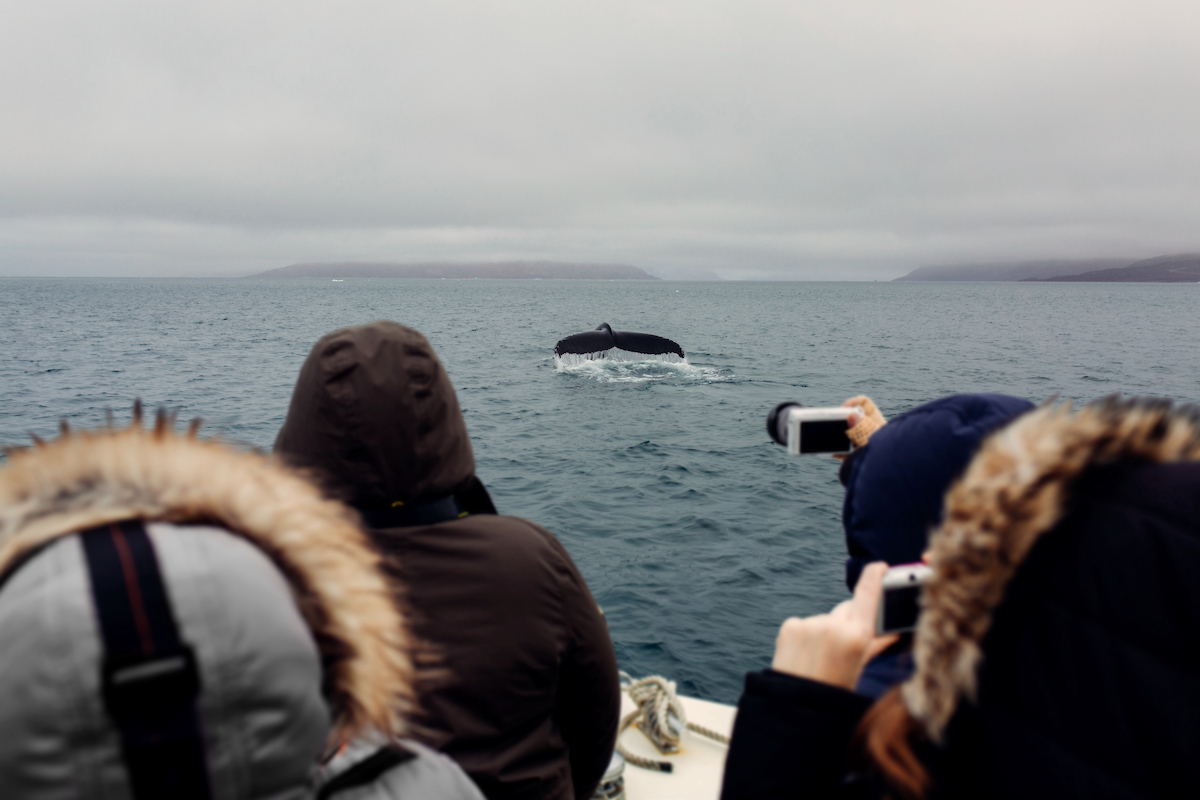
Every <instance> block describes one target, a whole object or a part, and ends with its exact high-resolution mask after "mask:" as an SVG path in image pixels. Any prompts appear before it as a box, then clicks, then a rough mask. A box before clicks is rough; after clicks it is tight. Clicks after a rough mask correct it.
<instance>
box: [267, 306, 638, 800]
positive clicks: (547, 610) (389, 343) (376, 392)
mask: <svg viewBox="0 0 1200 800" xmlns="http://www.w3.org/2000/svg"><path fill="white" fill-rule="evenodd" d="M275 452H276V454H277V455H279V456H280V457H282V458H283V459H284V460H286V461H287V462H288V463H290V464H292V465H294V466H298V467H301V468H304V469H307V470H309V471H310V472H311V473H312V474H313V475H314V476H315V477H316V478H317V480H318V481H320V482H322V483H323V485H324V486H325V487H326V489H327V490H328V491H330V492H331V493H332V494H334V495H335V496H337V497H338V498H339V499H341V500H343V501H345V502H347V503H349V504H350V505H352V506H354V507H355V508H357V509H358V511H359V513H360V514H361V515H362V517H363V520H364V522H365V523H366V527H367V528H368V530H369V531H370V533H371V535H372V537H373V538H374V540H375V542H376V543H377V544H378V546H379V548H380V549H381V550H382V551H383V552H384V553H385V554H386V555H387V556H389V557H390V559H389V560H390V563H391V566H390V570H391V573H392V575H393V577H394V578H395V580H396V582H397V586H398V588H399V589H400V591H401V593H402V595H403V597H404V602H405V603H406V605H407V607H408V611H409V613H410V614H411V618H412V624H413V627H414V630H415V633H416V635H417V636H418V637H419V638H420V639H422V640H423V641H424V642H426V643H427V644H429V645H430V646H431V648H432V651H433V653H434V656H435V658H436V659H437V663H438V666H439V668H440V670H439V671H440V672H441V673H442V677H441V679H440V680H438V681H437V682H436V683H435V684H434V685H433V686H432V687H431V688H430V690H429V691H426V692H425V693H424V694H423V697H422V698H421V707H422V711H423V712H424V720H423V722H424V727H425V728H426V730H425V732H424V734H422V733H421V732H420V731H417V735H418V738H422V739H423V740H424V742H425V743H426V744H428V745H430V746H432V747H434V748H436V749H439V750H441V751H442V752H444V753H446V754H447V755H449V756H450V757H451V758H453V759H454V760H455V761H457V762H458V763H459V764H460V765H461V766H462V767H463V769H465V770H466V772H467V774H468V775H470V776H471V778H472V779H473V780H474V781H475V782H476V784H478V786H479V787H480V789H482V790H483V792H484V794H485V795H487V797H488V798H490V800H500V798H504V800H516V799H517V798H521V799H522V800H524V799H525V798H529V799H530V800H532V799H533V798H537V799H539V800H551V798H553V799H554V800H560V799H563V800H570V799H571V798H575V800H586V798H588V797H589V796H590V795H591V793H592V791H593V790H594V788H595V786H596V784H597V783H598V781H599V779H600V777H601V775H603V773H604V771H605V768H606V767H607V766H608V763H609V759H610V758H611V756H612V752H613V744H614V741H615V739H616V731H617V722H618V715H619V711H620V689H619V684H618V677H617V664H616V657H615V655H614V653H613V646H612V641H611V639H610V638H609V634H608V629H607V626H606V625H605V622H604V618H603V616H602V614H601V612H600V609H599V607H598V606H597V604H596V601H595V600H594V599H593V598H592V595H591V593H590V592H589V590H588V587H587V584H586V583H585V582H584V579H583V577H582V576H581V575H580V573H579V570H578V569H577V568H576V566H575V564H574V563H573V562H572V560H571V557H570V556H569V555H568V554H567V551H566V549H565V548H564V547H563V546H562V544H561V543H560V542H559V541H558V540H557V539H556V538H555V537H554V536H553V535H552V534H551V533H550V532H549V531H547V530H546V529H544V528H542V527H540V526H538V525H536V524H534V523H532V522H529V521H527V520H524V519H519V518H516V517H509V516H501V515H499V514H497V513H496V509H495V507H494V506H493V504H492V501H491V499H490V497H489V496H488V493H487V490H486V489H485V488H484V486H483V484H482V483H481V482H480V481H479V479H478V478H477V477H476V476H475V459H474V455H473V453H472V451H471V443H470V439H469V438H468V436H467V429H466V424H465V423H464V421H463V417H462V412H461V411H460V409H459V406H458V400H457V398H456V397H455V394H454V387H453V386H452V385H451V383H450V379H449V377H448V376H447V375H446V371H445V369H444V368H443V367H442V365H441V362H440V361H439V360H438V358H437V355H436V354H435V353H434V351H433V347H432V346H431V345H430V344H429V341H428V340H427V339H426V338H425V337H424V336H422V335H421V334H420V333H418V332H417V331H415V330H412V329H411V328H407V327H404V326H403V325H399V324H397V323H394V322H386V321H381V322H373V323H371V324H369V325H360V326H357V327H352V328H345V329H343V330H339V331H335V332H333V333H330V334H328V335H326V336H324V337H323V338H322V339H321V340H320V341H318V342H317V344H316V345H315V346H314V347H313V349H312V352H311V353H310V354H309V356H308V358H307V360H305V362H304V366H303V367H302V368H301V370H300V377H299V379H298V380H297V382H296V388H295V391H294V392H293V394H292V400H291V405H290V406H289V408H288V414H287V418H286V420H285V421H284V424H283V427H282V429H281V430H280V432H279V435H278V437H277V438H276V440H275Z"/></svg>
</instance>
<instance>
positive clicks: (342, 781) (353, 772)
mask: <svg viewBox="0 0 1200 800" xmlns="http://www.w3.org/2000/svg"><path fill="white" fill-rule="evenodd" d="M414 758H416V756H415V755H413V753H411V752H409V751H408V750H406V749H405V748H403V747H401V746H400V745H399V744H392V745H390V746H388V747H381V748H379V749H378V750H376V751H375V752H374V753H372V754H371V755H369V756H367V757H366V758H364V759H363V760H362V761H359V762H358V763H357V764H355V765H354V766H352V767H350V768H349V769H347V770H346V771H345V772H342V773H340V774H338V775H337V776H336V777H334V778H333V779H332V780H330V781H329V783H326V784H325V785H323V786H322V787H321V788H320V789H319V790H318V791H317V800H329V798H331V797H333V796H334V795H335V794H337V793H338V792H342V791H345V790H346V789H353V788H357V787H359V786H366V785H368V784H371V783H374V782H375V781H376V780H378V779H379V776H381V775H383V773H385V772H387V771H388V770H390V769H391V768H392V767H395V766H399V765H400V764H403V763H405V762H406V761H411V760H412V759H414Z"/></svg>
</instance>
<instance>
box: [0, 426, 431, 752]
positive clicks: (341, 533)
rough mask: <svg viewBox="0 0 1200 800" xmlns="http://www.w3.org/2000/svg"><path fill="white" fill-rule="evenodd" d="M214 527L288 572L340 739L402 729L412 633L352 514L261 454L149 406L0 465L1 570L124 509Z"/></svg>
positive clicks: (410, 704) (132, 514)
mask: <svg viewBox="0 0 1200 800" xmlns="http://www.w3.org/2000/svg"><path fill="white" fill-rule="evenodd" d="M130 518H140V519H142V520H145V521H147V522H168V523H174V524H176V525H188V524H203V525H210V526H216V527H219V528H224V529H225V530H228V531H229V532H231V533H233V534H235V535H237V536H240V537H242V538H244V539H245V540H247V541H249V542H250V543H251V544H252V545H254V546H255V547H256V548H257V549H259V550H260V551H262V552H263V553H265V554H266V555H267V556H268V557H269V558H270V560H271V561H272V562H273V563H274V565H275V566H276V568H277V569H278V570H279V572H280V573H281V574H282V575H283V576H284V577H285V578H286V580H287V583H288V586H289V588H290V589H291V591H292V594H293V597H294V599H295V601H296V605H297V608H298V609H299V610H300V612H301V614H302V615H303V618H304V620H305V622H306V623H307V624H308V627H309V628H310V630H311V632H312V636H313V639H314V641H315V642H316V644H317V647H318V649H319V651H320V656H321V660H322V663H323V670H324V683H325V690H324V691H325V695H326V699H327V701H328V702H329V705H330V708H331V711H332V714H333V717H334V722H335V728H334V731H333V735H334V737H336V739H338V740H345V739H348V738H351V737H353V736H355V735H358V734H362V733H366V732H368V731H371V730H374V731H379V732H382V733H383V734H385V735H399V734H401V733H403V732H404V730H405V727H406V719H407V718H408V716H409V714H410V712H411V710H412V709H413V708H414V707H415V701H414V692H413V680H414V673H413V664H412V658H411V655H410V652H411V650H412V642H411V640H410V637H409V634H408V629H407V626H406V624H405V620H404V618H403V617H402V616H401V613H400V611H399V610H398V609H397V606H396V604H395V602H394V597H393V594H392V590H391V589H390V588H389V585H388V583H387V582H386V579H385V578H384V576H383V574H382V573H381V571H380V569H379V566H380V565H379V557H378V556H377V555H376V554H375V551H374V550H373V549H372V547H371V546H370V545H369V544H368V541H367V539H366V537H365V536H364V534H363V533H362V532H361V531H360V529H359V527H358V524H357V520H356V518H355V517H354V515H353V513H352V512H350V511H349V510H348V509H346V508H345V507H344V506H342V505H341V504H339V503H337V502H333V501H331V500H328V499H326V498H324V497H323V496H322V495H321V494H320V493H319V492H318V491H317V490H316V489H315V488H313V486H312V485H311V484H310V483H308V482H307V481H305V480H304V479H302V478H301V477H299V476H297V475H296V474H294V473H293V472H290V471H288V470H286V469H284V468H281V467H279V466H277V465H274V464H272V463H270V462H269V461H268V460H267V459H266V458H264V457H262V456H259V455H252V454H245V453H239V452H236V451H234V450H231V449H229V448H228V447H225V446H223V445H221V444H218V443H216V442H212V441H201V440H198V439H196V438H195V437H194V436H193V435H187V436H184V435H180V434H177V433H175V432H174V431H172V430H171V429H170V427H169V426H168V425H167V424H166V422H165V420H164V418H163V417H161V416H160V417H159V420H158V422H157V424H156V425H155V427H154V429H153V430H145V429H143V427H142V426H141V421H140V418H138V417H137V415H135V423H134V424H133V425H131V426H130V427H128V428H123V429H119V430H117V429H111V428H110V429H106V430H101V431H95V432H82V433H78V432H77V433H72V432H69V431H67V430H66V429H65V428H64V432H63V435H62V436H61V437H60V438H59V439H57V440H56V441H54V442H52V443H49V444H47V443H41V442H39V443H38V444H37V445H36V446H34V447H32V448H29V449H25V450H18V451H13V452H11V453H10V460H9V463H8V464H7V465H5V466H4V467H3V468H2V469H0V573H4V572H7V571H9V570H11V569H12V568H14V567H15V566H16V565H18V564H19V563H20V561H21V560H22V559H23V558H26V557H28V556H29V555H30V554H32V553H34V552H37V551H38V550H39V549H40V548H42V547H43V546H44V545H47V544H49V543H51V542H52V541H54V540H56V539H59V538H61V537H64V536H67V535H69V534H71V533H74V532H76V531H80V530H82V529H85V528H89V527H93V526H96V525H100V524H104V523H108V522H114V521H119V520H123V519H130Z"/></svg>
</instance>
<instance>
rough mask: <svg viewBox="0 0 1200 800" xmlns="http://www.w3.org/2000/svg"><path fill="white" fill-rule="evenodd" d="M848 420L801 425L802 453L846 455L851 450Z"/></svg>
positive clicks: (802, 423)
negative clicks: (847, 434) (847, 433)
mask: <svg viewBox="0 0 1200 800" xmlns="http://www.w3.org/2000/svg"><path fill="white" fill-rule="evenodd" d="M846 430H847V428H846V420H844V419H831V420H821V421H819V422H801V423H800V452H801V453H845V452H847V451H848V450H849V449H850V439H849V437H847V436H846Z"/></svg>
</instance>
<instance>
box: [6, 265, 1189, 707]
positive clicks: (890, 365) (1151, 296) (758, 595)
mask: <svg viewBox="0 0 1200 800" xmlns="http://www.w3.org/2000/svg"><path fill="white" fill-rule="evenodd" d="M1198 310H1200V286H1197V285H1191V284H1188V285H1153V284H1150V285H1136V284H1109V285H1106V284H1004V283H996V284H953V283H943V284H933V283H686V282H670V281H663V282H632V281H630V282H624V281H612V282H605V281H597V282H575V281H351V280H347V281H345V282H340V283H338V282H332V281H323V280H287V281H281V280H275V281H264V280H252V279H242V280H136V279H131V280H115V279H114V280H85V279H75V280H35V279H0V443H5V444H21V443H23V442H27V441H28V434H29V433H30V432H32V433H36V434H38V435H41V436H43V437H51V436H53V435H54V434H55V431H56V428H57V424H58V421H59V419H60V418H63V419H66V420H68V421H70V422H71V423H72V424H74V425H83V426H93V425H99V424H101V423H102V422H103V420H104V410H105V408H108V407H111V408H112V409H114V411H116V413H117V416H118V419H122V418H126V417H127V414H128V408H129V406H130V404H131V403H132V401H133V399H134V398H135V397H140V398H142V400H143V401H144V402H145V403H146V404H147V405H148V406H149V407H155V406H165V407H167V408H169V409H171V410H173V411H176V412H177V413H178V415H179V417H180V418H181V420H186V419H188V418H190V417H196V416H198V417H201V418H203V419H204V420H205V426H204V428H203V429H202V430H203V431H204V432H206V433H207V434H209V435H219V436H221V437H223V438H225V439H227V440H230V441H233V442H235V443H237V444H238V445H239V446H243V447H257V448H269V447H270V445H271V442H272V441H273V439H274V436H275V433H276V431H277V430H278V428H279V425H280V423H281V422H282V419H283V415H284V412H285V411H286V408H287V403H288V397H289V394H290V391H291V387H292V382H293V381H294V380H295V377H296V374H297V372H298V370H299V368H300V364H301V362H302V360H303V359H304V357H305V355H306V354H307V352H308V350H309V348H310V347H311V345H312V344H313V342H314V341H316V339H317V338H318V337H320V336H321V335H322V334H324V333H326V332H328V331H330V330H333V329H335V328H338V327H342V326H345V325H351V324H356V323H361V322H367V321H370V320H374V319H380V318H387V319H393V320H396V321H399V322H403V323H405V324H407V325H411V326H413V327H415V328H417V329H419V330H421V331H422V332H424V333H425V334H426V335H427V336H428V337H429V338H430V340H431V341H432V342H433V344H434V346H435V347H436V348H437V350H438V352H439V354H440V355H441V358H442V360H443V361H444V363H445V365H446V368H447V369H448V371H449V373H450V376H451V378H452V379H453V381H454V384H455V386H456V387H457V390H458V394H459V400H460V402H461V404H462V406H463V409H464V413H465V415H466V419H467V425H468V427H469V429H470V431H471V435H472V440H473V442H474V446H475V453H476V458H477V462H478V472H479V475H480V476H481V477H482V479H483V481H484V482H485V483H486V484H487V485H488V487H489V488H490V490H491V492H492V494H493V497H494V499H495V500H496V504H497V506H498V507H499V508H500V510H501V511H502V512H504V513H509V514H517V515H521V516H526V517H529V518H531V519H534V520H537V521H538V522H540V523H542V524H544V525H545V526H547V527H548V528H550V529H551V530H553V531H554V532H555V533H557V534H558V536H559V537H560V538H561V539H562V540H563V542H564V543H565V544H566V546H567V547H568V549H569V550H570V551H571V553H572V555H573V556H574V558H575V560H576V562H577V563H578V564H579V566H580V568H581V570H582V571H583V573H584V575H585V577H586V578H587V580H588V582H589V584H590V585H591V587H592V591H593V593H594V594H595V595H596V598H597V600H598V601H599V602H600V603H601V605H602V606H603V607H604V609H605V611H606V613H607V616H608V620H609V624H610V626H611V629H612V634H613V639H614V641H615V642H616V647H617V655H618V658H619V660H620V662H621V666H622V667H623V668H624V669H626V670H627V671H629V672H631V673H633V674H634V675H645V674H652V673H660V674H663V675H666V676H668V677H670V678H672V679H674V680H676V681H678V682H679V685H680V688H681V690H682V691H684V692H687V693H689V694H694V695H698V696H701V697H705V698H709V699H714V700H719V701H723V702H734V701H735V700H736V698H737V696H738V693H739V690H740V685H741V680H742V675H743V673H745V672H746V671H747V670H751V669H758V668H761V667H763V666H766V665H767V664H768V663H769V661H770V657H771V652H772V647H773V642H774V637H775V632H776V629H777V627H778V625H779V623H780V622H781V621H782V620H783V619H784V618H785V617H786V616H788V615H793V614H799V615H804V614H812V613H817V612H821V611H824V610H827V609H828V608H830V607H831V606H832V605H834V604H836V603H837V602H839V601H841V600H842V599H844V598H845V597H846V596H847V589H846V587H845V585H844V583H843V561H844V543H843V534H842V529H841V522H840V517H841V501H842V490H841V487H840V485H839V484H838V481H837V469H836V467H837V464H836V462H834V461H833V460H832V459H829V458H826V457H806V458H792V457H789V456H788V455H787V454H786V453H785V452H784V450H783V448H781V447H778V446H777V445H775V444H773V443H772V442H771V441H770V440H769V439H768V437H767V434H766V431H765V428H764V418H765V415H766V413H767V411H768V410H769V409H770V408H771V407H772V406H774V405H775V404H776V403H779V402H781V401H784V400H798V401H801V402H803V403H804V404H806V405H810V406H820V405H837V404H839V403H841V401H842V400H844V399H846V398H848V397H851V396H853V395H856V394H862V393H865V394H868V395H870V396H871V397H873V398H874V399H875V400H876V402H877V403H878V404H879V406H880V408H881V409H882V410H883V412H884V413H885V414H887V415H889V416H891V415H894V414H898V413H900V412H902V411H904V410H906V409H908V408H911V407H913V406H914V405H917V404H919V403H921V402H924V401H927V400H931V399H934V398H937V397H940V396H943V395H946V394H951V393H956V392H983V391H987V392H1006V393H1010V394H1015V395H1020V396H1022V397H1026V398H1029V399H1031V400H1034V401H1042V400H1045V399H1046V398H1048V397H1051V396H1053V395H1059V396H1062V397H1064V398H1073V399H1076V400H1080V401H1086V400H1091V399H1094V398H1096V397H1100V396H1103V395H1107V394H1111V393H1114V392H1120V393H1125V394H1135V395H1160V396H1169V397H1174V398H1176V399H1179V400H1183V401H1190V402H1195V401H1197V400H1200V313H1198ZM601 322H608V323H610V324H611V325H612V326H613V328H615V329H617V330H635V331H644V332H649V333H656V334H660V335H663V336H667V337H669V338H672V339H674V340H676V341H677V342H679V343H680V344H681V345H682V346H683V348H684V350H685V352H686V353H687V359H686V361H678V360H677V359H670V360H668V359H653V358H637V357H626V358H623V359H604V360H588V359H570V362H569V363H559V362H557V361H556V360H555V359H554V357H553V354H552V348H553V346H554V343H555V342H556V341H557V340H558V339H560V338H561V337H563V336H564V335H567V334H570V333H577V332H579V331H584V330H590V329H592V328H594V327H595V326H596V325H598V324H599V323H601Z"/></svg>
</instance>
